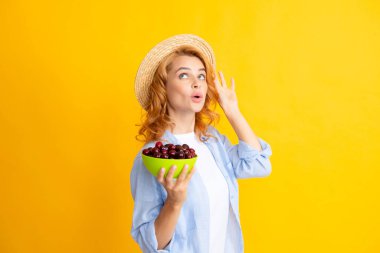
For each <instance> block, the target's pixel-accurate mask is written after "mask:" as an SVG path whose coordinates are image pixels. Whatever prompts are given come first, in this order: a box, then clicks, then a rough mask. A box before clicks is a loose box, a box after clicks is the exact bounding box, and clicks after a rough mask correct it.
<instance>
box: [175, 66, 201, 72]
mask: <svg viewBox="0 0 380 253" xmlns="http://www.w3.org/2000/svg"><path fill="white" fill-rule="evenodd" d="M180 70H191V69H190V68H187V67H180V68H179V69H177V71H176V72H175V73H177V72H178V71H180ZM202 70H203V71H204V72H206V69H205V68H200V69H198V71H202Z"/></svg>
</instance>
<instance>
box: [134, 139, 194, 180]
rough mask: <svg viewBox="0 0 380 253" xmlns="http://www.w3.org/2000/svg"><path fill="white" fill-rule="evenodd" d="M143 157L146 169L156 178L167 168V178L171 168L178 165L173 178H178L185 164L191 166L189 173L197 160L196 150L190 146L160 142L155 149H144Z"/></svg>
mask: <svg viewBox="0 0 380 253" xmlns="http://www.w3.org/2000/svg"><path fill="white" fill-rule="evenodd" d="M141 156H142V160H143V163H144V165H145V167H146V168H147V169H148V171H149V172H150V173H152V175H153V176H155V177H156V176H157V175H158V172H159V171H160V169H161V168H165V176H166V175H167V173H168V171H169V169H170V167H171V166H172V165H176V170H175V171H174V174H173V178H178V176H179V174H180V173H181V171H182V169H183V167H184V166H185V164H187V165H188V166H189V170H188V172H190V171H191V170H192V168H193V167H194V164H195V162H196V160H197V154H196V153H195V150H194V149H193V148H190V147H189V145H187V144H182V145H179V144H177V145H175V144H172V143H168V144H165V145H164V144H163V143H162V142H160V141H158V142H156V143H155V145H154V147H148V148H145V149H143V150H142V155H141Z"/></svg>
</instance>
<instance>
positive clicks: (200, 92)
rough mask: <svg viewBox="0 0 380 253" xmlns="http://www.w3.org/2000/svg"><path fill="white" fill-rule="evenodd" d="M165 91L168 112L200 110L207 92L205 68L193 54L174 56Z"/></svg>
mask: <svg viewBox="0 0 380 253" xmlns="http://www.w3.org/2000/svg"><path fill="white" fill-rule="evenodd" d="M167 78H168V80H167V82H166V92H167V98H168V102H169V103H168V104H169V113H182V114H183V113H193V114H194V113H196V112H200V111H201V110H202V108H203V106H204V104H205V99H206V93H207V82H206V69H205V66H204V65H203V63H202V61H201V60H200V59H199V58H198V57H195V56H187V55H181V56H176V57H175V58H174V59H173V61H172V63H171V68H170V70H169V72H168V77H167Z"/></svg>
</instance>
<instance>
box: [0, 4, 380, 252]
mask: <svg viewBox="0 0 380 253" xmlns="http://www.w3.org/2000/svg"><path fill="white" fill-rule="evenodd" d="M379 31H380V4H379V2H378V1H376V0H373V1H370V0H366V1H364V0H362V1H359V0H358V1H349V0H345V1H343V0H342V1H339V0H328V1H327V0H325V1H303V0H299V1H295V0H291V1H290V0H289V1H272V0H257V1H248V0H247V1H200V0H194V1H190V2H189V1H149V2H147V1H121V0H120V1H113V0H111V1H59V2H57V1H11V0H3V1H1V2H0V252H2V253H16V252H17V253H18V252H23V253H24V252H65V253H66V252H78V253H79V252H81V253H83V252H105V253H106V252H107V253H109V252H140V250H139V248H138V246H137V244H135V243H134V241H133V240H132V238H131V236H130V228H131V220H132V208H133V201H132V198H131V193H130V185H129V173H130V170H131V165H132V162H133V158H134V156H135V155H136V153H137V152H138V150H139V148H140V147H141V144H140V143H138V142H137V141H135V139H134V136H135V134H136V132H137V127H136V126H135V124H136V123H138V122H139V120H140V113H141V110H140V107H139V104H138V103H137V101H136V99H135V97H134V92H133V80H134V76H135V73H136V71H137V68H138V65H139V63H140V61H141V60H142V58H143V57H144V55H145V54H146V53H147V52H148V50H149V49H150V48H151V47H152V46H153V45H154V44H156V43H157V42H159V41H161V40H163V39H165V38H167V37H169V36H172V35H174V34H178V33H194V34H197V35H199V36H201V37H203V38H205V39H206V40H207V41H209V43H210V44H211V45H212V46H213V47H214V50H215V53H216V57H217V66H218V69H220V70H223V71H224V73H225V76H226V77H231V76H233V77H234V78H235V80H236V85H237V93H238V97H239V99H240V100H239V101H240V107H241V110H242V111H243V113H244V114H245V115H246V117H247V119H248V121H249V122H250V124H251V126H252V128H253V129H254V131H255V132H256V134H257V135H258V136H260V137H261V138H263V139H264V140H266V141H268V142H269V143H270V144H271V145H272V149H273V156H272V164H273V173H272V175H271V176H270V177H269V178H265V179H249V180H242V181H240V183H239V184H240V194H241V195H240V196H241V198H240V208H241V220H242V226H243V233H244V239H245V247H246V252H255V253H277V252H292V253H295V252H299V253H301V252H318V253H319V252H345V253H349V252H355V253H358V252H360V253H369V252H371V253H372V252H380V243H379V240H378V239H379V234H380V229H379V227H380V218H379V216H380V215H379V213H380V201H379V195H380V187H379V182H378V181H379V175H380V173H379V167H380V166H379V162H380V159H379V150H380V144H379V143H380V134H379V130H378V124H379V123H380V120H379V119H378V118H379V115H380V71H379V70H380V68H379V66H380V46H379V45H380V32H379ZM219 129H220V131H222V132H223V133H225V134H227V135H228V136H229V137H230V138H231V140H232V141H233V142H236V137H235V136H234V134H233V132H232V130H231V128H230V126H229V125H228V124H227V122H226V120H225V118H222V119H221V122H220V124H219Z"/></svg>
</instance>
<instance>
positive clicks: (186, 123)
mask: <svg viewBox="0 0 380 253" xmlns="http://www.w3.org/2000/svg"><path fill="white" fill-rule="evenodd" d="M170 118H171V120H172V121H173V122H174V124H175V125H174V128H173V129H172V133H173V134H186V133H190V132H194V128H195V113H180V114H179V113H172V114H170Z"/></svg>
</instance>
